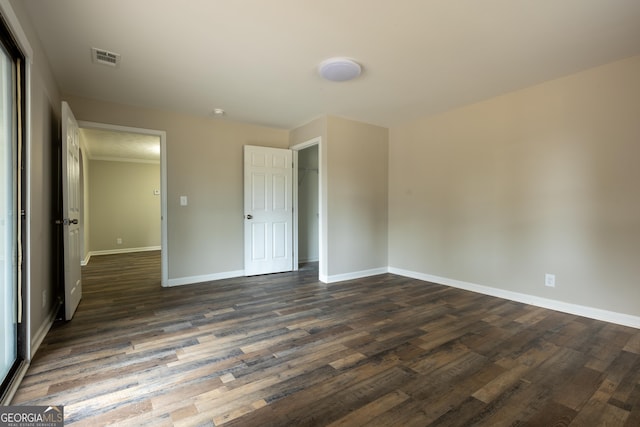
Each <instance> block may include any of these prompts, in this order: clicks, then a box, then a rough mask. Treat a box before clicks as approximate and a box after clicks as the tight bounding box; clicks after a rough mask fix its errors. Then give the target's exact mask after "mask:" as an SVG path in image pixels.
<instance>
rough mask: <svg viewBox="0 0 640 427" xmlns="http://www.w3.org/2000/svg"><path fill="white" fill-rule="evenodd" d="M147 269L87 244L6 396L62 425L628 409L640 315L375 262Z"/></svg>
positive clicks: (614, 420) (636, 411)
mask: <svg viewBox="0 0 640 427" xmlns="http://www.w3.org/2000/svg"><path fill="white" fill-rule="evenodd" d="M314 267H315V266H313V265H310V266H306V267H305V268H303V269H302V270H301V271H299V272H294V273H285V274H278V275H267V276H258V277H251V278H236V279H230V280H221V281H217V282H211V283H203V284H197V285H188V286H182V287H176V288H161V287H160V277H159V276H160V271H159V270H160V267H159V253H157V252H154V253H138V254H128V255H109V256H101V257H94V258H92V259H91V262H90V263H89V265H88V266H87V267H85V268H83V280H84V297H83V299H82V302H81V303H80V306H79V308H78V311H77V313H76V315H75V318H74V319H73V320H72V321H71V322H66V323H65V322H56V324H55V325H54V326H53V328H52V329H51V331H50V332H49V334H48V335H47V337H46V338H45V341H44V342H43V344H42V346H41V348H40V349H39V350H38V352H37V354H36V356H35V358H34V360H33V362H32V364H31V366H30V368H29V371H28V373H27V375H26V377H25V378H24V380H23V382H22V385H21V387H20V389H19V390H18V392H17V394H16V396H15V398H14V402H13V404H33V405H64V406H65V418H66V425H77V426H100V425H108V424H111V425H134V426H143V425H149V426H171V425H176V426H211V425H222V424H224V425H225V426H289V425H291V426H325V425H330V426H361V425H366V426H403V427H408V426H472V425H478V426H567V425H571V426H598V425H607V426H628V427H631V426H634V427H637V426H640V331H639V330H637V329H633V328H628V327H623V326H618V325H614V324H609V323H606V322H600V321H595V320H591V319H585V318H581V317H577V316H573V315H569V314H563V313H559V312H555V311H551V310H545V309H541V308H537V307H533V306H528V305H525V304H520V303H516V302H512V301H507V300H502V299H498V298H493V297H489V296H484V295H479V294H475V293H471V292H466V291H462V290H458V289H453V288H448V287H445V286H440V285H435V284H430V283H426V282H421V281H418V280H413V279H407V278H403V277H399V276H395V275H392V274H384V275H379V276H375V277H370V278H367V279H362V280H353V281H348V282H342V283H334V284H323V283H321V282H318V280H317V269H316V268H314Z"/></svg>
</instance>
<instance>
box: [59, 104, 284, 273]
mask: <svg viewBox="0 0 640 427" xmlns="http://www.w3.org/2000/svg"><path fill="white" fill-rule="evenodd" d="M65 99H66V100H67V101H68V102H69V105H70V106H71V109H72V110H73V112H74V114H75V116H76V119H78V120H84V121H90V122H97V123H108V124H114V125H119V126H130V127H136V128H144V129H154V130H161V131H165V132H166V135H167V141H166V152H167V159H166V160H167V189H166V190H167V213H168V215H167V217H168V220H167V228H168V236H167V237H168V247H167V250H168V257H169V263H168V264H169V265H168V273H169V280H170V281H171V280H172V279H174V280H177V281H182V280H185V281H189V280H190V279H189V278H194V277H195V278H201V277H203V276H205V277H208V276H212V275H217V274H225V273H229V272H238V271H241V270H243V268H244V256H243V253H244V252H243V251H244V249H243V216H242V213H243V206H242V204H243V198H242V192H243V186H242V180H243V175H242V168H243V160H242V147H243V146H244V145H246V144H249V145H262V146H270V147H280V148H286V147H288V141H289V132H288V131H286V130H282V129H273V128H266V127H261V126H254V125H249V124H242V123H237V122H233V121H230V120H218V119H213V118H207V117H195V116H186V115H181V114H177V113H172V112H166V111H158V110H151V109H144V108H137V107H130V106H124V105H117V104H110V103H106V102H100V101H94V100H89V99H83V98H77V97H73V96H66V97H65ZM180 196H187V197H188V206H180V204H179V200H180Z"/></svg>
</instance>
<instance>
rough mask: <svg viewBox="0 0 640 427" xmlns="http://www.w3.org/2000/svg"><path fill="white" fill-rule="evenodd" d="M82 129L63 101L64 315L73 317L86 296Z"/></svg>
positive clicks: (69, 317)
mask: <svg viewBox="0 0 640 427" xmlns="http://www.w3.org/2000/svg"><path fill="white" fill-rule="evenodd" d="M79 189H80V132H79V130H78V123H77V122H76V119H75V117H73V113H72V112H71V108H69V104H67V103H66V102H63V103H62V210H63V215H64V218H63V220H62V227H64V230H63V236H64V237H63V241H64V307H65V308H64V316H65V319H66V320H71V318H72V317H73V313H75V311H76V308H78V304H79V303H80V299H81V298H82V276H81V271H80V191H79Z"/></svg>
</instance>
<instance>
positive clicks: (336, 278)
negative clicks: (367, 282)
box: [320, 267, 389, 283]
mask: <svg viewBox="0 0 640 427" xmlns="http://www.w3.org/2000/svg"><path fill="white" fill-rule="evenodd" d="M388 272H389V268H388V267H380V268H373V269H371V270H363V271H354V272H352V273H345V274H335V275H333V276H327V277H320V280H321V281H322V282H325V283H334V282H343V281H345V280H354V279H361V278H363V277H369V276H376V275H378V274H384V273H388ZM322 279H326V280H322Z"/></svg>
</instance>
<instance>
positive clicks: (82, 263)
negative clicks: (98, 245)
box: [80, 252, 91, 267]
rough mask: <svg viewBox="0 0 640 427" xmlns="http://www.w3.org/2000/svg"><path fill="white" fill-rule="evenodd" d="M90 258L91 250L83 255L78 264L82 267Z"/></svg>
mask: <svg viewBox="0 0 640 427" xmlns="http://www.w3.org/2000/svg"><path fill="white" fill-rule="evenodd" d="M90 260H91V252H89V253H88V254H87V255H86V256H85V257H84V259H83V260H81V261H80V265H81V266H83V267H84V266H85V265H87V264H89V261H90Z"/></svg>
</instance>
